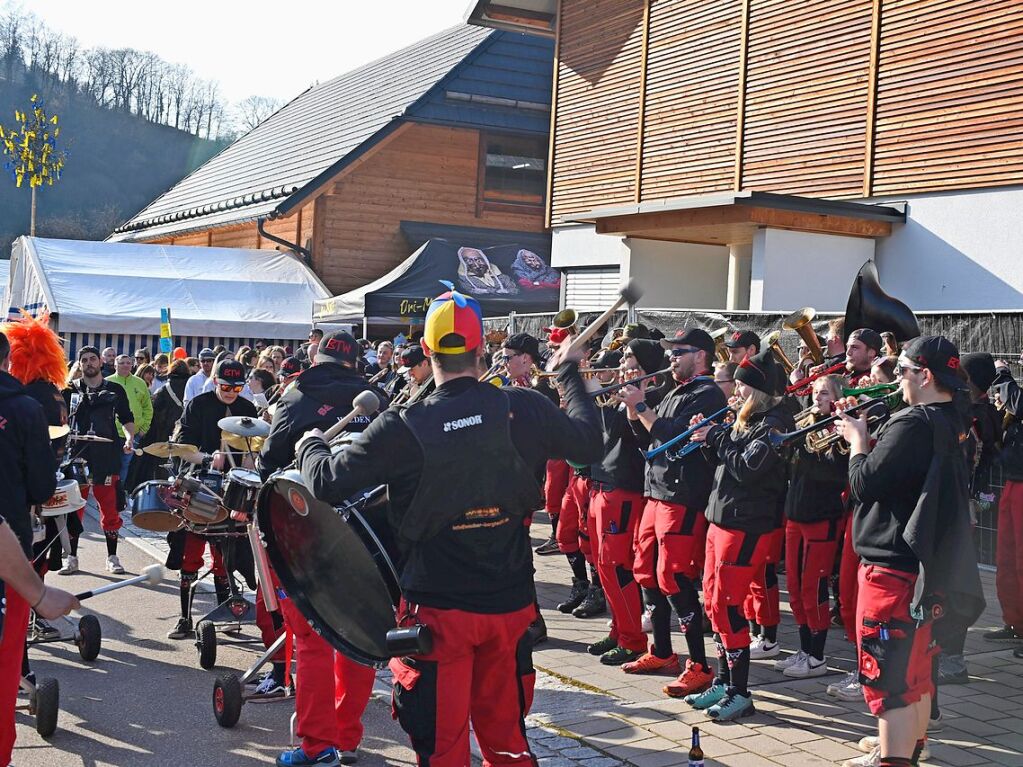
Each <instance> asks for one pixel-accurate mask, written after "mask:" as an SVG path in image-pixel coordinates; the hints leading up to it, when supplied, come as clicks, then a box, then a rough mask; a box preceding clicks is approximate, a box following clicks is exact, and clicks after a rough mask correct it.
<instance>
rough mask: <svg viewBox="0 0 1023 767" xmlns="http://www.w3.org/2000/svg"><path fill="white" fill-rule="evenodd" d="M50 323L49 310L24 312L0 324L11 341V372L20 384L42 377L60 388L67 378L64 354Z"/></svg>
mask: <svg viewBox="0 0 1023 767" xmlns="http://www.w3.org/2000/svg"><path fill="white" fill-rule="evenodd" d="M49 323H50V315H49V314H43V315H41V316H40V317H39V319H35V318H34V317H30V316H29V315H27V314H24V313H23V314H22V317H21V319H20V320H17V321H14V322H5V323H4V324H3V325H0V331H3V333H4V335H6V336H7V340H8V341H10V342H11V375H12V376H14V377H15V378H17V379H18V380H19V381H21V383H23V384H30V383H32V382H34V381H38V380H40V379H42V380H44V381H49V382H50V383H52V384H53V385H54V386H56V387H57V388H58V389H63V388H64V387H65V386H67V378H68V364H67V355H66V354H65V353H64V347H63V346H62V345H61V343H60V338H59V337H58V336H57V334H56V333H54V332H53V331H52V330H50V325H49Z"/></svg>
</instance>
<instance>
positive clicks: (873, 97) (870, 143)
mask: <svg viewBox="0 0 1023 767" xmlns="http://www.w3.org/2000/svg"><path fill="white" fill-rule="evenodd" d="M881 6H882V0H874V8H873V15H872V16H871V20H870V66H869V69H868V72H867V127H866V132H867V135H866V140H865V142H864V145H863V155H864V156H863V196H864V197H870V195H871V194H873V191H874V137H875V133H876V131H877V72H878V63H879V61H880V58H881V11H882V7H881Z"/></svg>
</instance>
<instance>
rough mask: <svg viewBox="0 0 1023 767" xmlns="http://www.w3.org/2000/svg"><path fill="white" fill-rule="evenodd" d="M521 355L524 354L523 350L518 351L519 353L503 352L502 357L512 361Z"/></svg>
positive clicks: (506, 360)
mask: <svg viewBox="0 0 1023 767" xmlns="http://www.w3.org/2000/svg"><path fill="white" fill-rule="evenodd" d="M521 356H522V352H518V353H517V354H502V355H501V359H503V360H504V361H505V362H511V361H512V360H513V359H515V358H516V357H521Z"/></svg>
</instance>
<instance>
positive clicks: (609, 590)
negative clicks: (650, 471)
mask: <svg viewBox="0 0 1023 767" xmlns="http://www.w3.org/2000/svg"><path fill="white" fill-rule="evenodd" d="M590 507H591V511H592V513H593V516H594V525H595V527H596V531H597V572H598V573H599V574H600V585H601V586H602V587H603V589H604V596H605V597H606V599H607V604H608V607H609V608H611V620H612V627H611V636H612V637H614V638H615V639H617V640H618V644H619V645H621V646H622V647H625V648H626V649H628V650H634V651H637V652H643V651H644V650H646V647H647V640H646V634H644V633H643V623H642V616H643V601H642V599H641V598H640V594H639V585H638V584H637V583H636V581H635V579H634V577H633V574H632V568H633V563H634V561H635V556H636V555H635V537H636V531H637V530H638V527H639V517H640V514H641V513H642V511H643V495H642V494H641V493H635V492H631V491H629V490H618V489H616V490H600V489H597V490H596V491H595V492H594V493H593V498H592V500H591V502H590Z"/></svg>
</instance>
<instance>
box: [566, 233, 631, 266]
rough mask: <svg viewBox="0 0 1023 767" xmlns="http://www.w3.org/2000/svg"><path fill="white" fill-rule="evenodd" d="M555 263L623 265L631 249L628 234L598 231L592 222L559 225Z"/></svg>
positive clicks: (567, 264)
mask: <svg viewBox="0 0 1023 767" xmlns="http://www.w3.org/2000/svg"><path fill="white" fill-rule="evenodd" d="M551 235H552V237H551V266H553V267H556V268H558V269H565V268H566V267H568V268H570V267H573V266H621V264H622V261H623V260H624V259H625V258H626V257H627V256H628V253H629V249H628V247H627V246H626V245H625V238H624V237H613V236H611V235H608V234H597V232H596V231H595V227H594V226H593V225H592V224H579V225H573V226H558V227H555V228H554V229H553V230H552V232H551Z"/></svg>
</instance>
